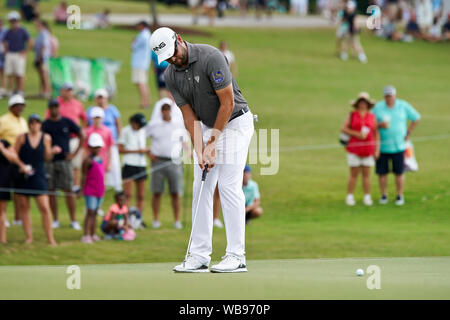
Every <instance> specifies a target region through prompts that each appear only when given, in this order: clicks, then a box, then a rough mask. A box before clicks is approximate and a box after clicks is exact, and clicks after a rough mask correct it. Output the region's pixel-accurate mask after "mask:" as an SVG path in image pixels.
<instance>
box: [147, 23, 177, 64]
mask: <svg viewBox="0 0 450 320" xmlns="http://www.w3.org/2000/svg"><path fill="white" fill-rule="evenodd" d="M176 40H177V34H176V32H175V31H173V30H172V29H170V28H166V27H162V28H159V29H157V30H156V31H155V32H153V34H152V36H151V38H150V46H151V48H152V50H153V52H155V53H156V55H157V56H158V63H161V62H163V61H164V60H167V59H169V58H172V56H173V54H174V52H175V41H176Z"/></svg>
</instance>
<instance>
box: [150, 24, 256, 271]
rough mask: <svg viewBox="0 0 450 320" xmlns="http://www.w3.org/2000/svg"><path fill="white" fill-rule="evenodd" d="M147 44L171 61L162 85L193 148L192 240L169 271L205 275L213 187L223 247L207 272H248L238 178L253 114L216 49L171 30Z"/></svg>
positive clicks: (162, 58) (161, 30)
mask: <svg viewBox="0 0 450 320" xmlns="http://www.w3.org/2000/svg"><path fill="white" fill-rule="evenodd" d="M150 45H151V47H152V50H153V51H154V52H155V53H156V55H157V56H158V61H159V62H160V63H161V62H162V61H167V62H169V67H168V68H167V69H166V71H165V73H164V77H165V81H166V84H167V87H168V89H169V91H170V93H171V94H172V96H173V98H174V100H175V102H176V104H177V105H178V107H180V110H181V112H182V114H183V119H184V124H185V127H186V130H187V131H188V132H189V134H190V136H191V140H192V143H193V145H194V150H195V152H194V185H193V199H192V230H191V239H190V240H189V244H188V250H187V254H186V257H185V261H184V262H183V263H181V264H180V265H177V266H175V267H174V269H173V270H174V271H175V272H208V271H209V264H210V262H211V257H210V256H211V253H212V232H213V194H214V189H215V187H216V184H217V185H218V187H219V194H220V199H221V205H222V211H223V217H224V222H225V230H226V238H227V247H226V252H225V256H224V257H223V258H222V261H221V262H220V263H218V264H216V265H213V266H211V272H246V271H247V268H246V262H245V197H244V193H243V191H242V179H243V171H244V167H245V162H246V159H247V153H248V147H249V144H250V140H251V138H252V135H253V131H254V127H253V115H252V113H251V111H250V109H249V107H248V104H247V102H246V101H245V99H244V97H243V96H242V93H241V91H240V89H239V87H238V85H237V83H236V81H235V80H234V78H233V76H232V74H231V71H230V68H229V65H228V62H227V60H226V58H225V56H224V55H223V54H222V53H221V52H220V51H219V50H218V49H216V48H214V47H212V46H209V45H205V44H191V43H188V42H186V41H183V39H182V38H181V36H180V35H179V34H177V33H175V32H174V31H173V30H171V29H169V28H159V29H157V30H156V31H155V32H154V33H153V34H152V37H151V39H150ZM202 178H203V179H202ZM202 180H203V181H202Z"/></svg>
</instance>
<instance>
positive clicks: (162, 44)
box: [153, 42, 166, 53]
mask: <svg viewBox="0 0 450 320" xmlns="http://www.w3.org/2000/svg"><path fill="white" fill-rule="evenodd" d="M165 46H166V43H165V42H161V43H160V44H159V45H157V46H156V47H154V48H153V51H155V53H156V52H158V51H159V50H161V49H162V48H164V47H165Z"/></svg>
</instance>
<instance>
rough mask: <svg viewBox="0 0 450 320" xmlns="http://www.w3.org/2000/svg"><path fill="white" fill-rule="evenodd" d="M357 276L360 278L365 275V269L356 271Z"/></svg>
mask: <svg viewBox="0 0 450 320" xmlns="http://www.w3.org/2000/svg"><path fill="white" fill-rule="evenodd" d="M356 275H358V276H359V277H361V276H363V275H364V270H363V269H358V270H356Z"/></svg>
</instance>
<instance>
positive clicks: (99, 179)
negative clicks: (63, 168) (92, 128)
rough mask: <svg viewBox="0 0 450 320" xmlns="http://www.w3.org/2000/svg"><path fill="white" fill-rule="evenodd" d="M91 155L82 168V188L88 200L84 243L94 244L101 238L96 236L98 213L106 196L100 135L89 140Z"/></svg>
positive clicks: (82, 240)
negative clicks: (100, 154)
mask: <svg viewBox="0 0 450 320" xmlns="http://www.w3.org/2000/svg"><path fill="white" fill-rule="evenodd" d="M88 146H89V152H90V154H89V155H88V156H87V157H85V159H84V160H83V164H82V167H81V170H82V177H81V188H82V190H83V193H84V198H85V200H86V208H87V213H86V218H85V220H84V236H83V237H82V238H81V242H83V243H93V242H96V241H99V240H100V238H99V237H98V236H97V235H96V234H95V233H96V229H97V211H98V209H99V208H100V206H101V204H102V202H103V195H104V194H105V167H104V165H103V163H102V162H103V159H102V158H101V157H100V156H99V153H100V150H101V149H102V148H103V146H104V142H103V139H102V137H101V136H100V134H98V133H96V132H93V133H92V134H91V135H90V136H89V139H88Z"/></svg>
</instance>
